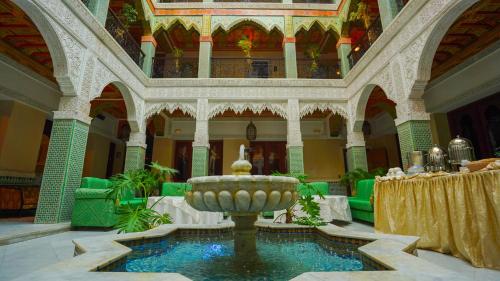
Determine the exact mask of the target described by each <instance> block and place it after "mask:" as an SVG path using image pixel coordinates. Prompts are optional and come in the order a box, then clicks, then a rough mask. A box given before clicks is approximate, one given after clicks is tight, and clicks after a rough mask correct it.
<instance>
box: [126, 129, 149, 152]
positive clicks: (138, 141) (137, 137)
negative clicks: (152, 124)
mask: <svg viewBox="0 0 500 281" xmlns="http://www.w3.org/2000/svg"><path fill="white" fill-rule="evenodd" d="M127 147H142V148H144V149H146V147H147V144H146V133H145V132H133V133H130V137H129V139H128V141H127Z"/></svg>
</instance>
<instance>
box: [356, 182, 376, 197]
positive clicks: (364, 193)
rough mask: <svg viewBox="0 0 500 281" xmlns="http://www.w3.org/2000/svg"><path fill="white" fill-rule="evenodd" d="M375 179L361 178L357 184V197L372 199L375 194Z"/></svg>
mask: <svg viewBox="0 0 500 281" xmlns="http://www.w3.org/2000/svg"><path fill="white" fill-rule="evenodd" d="M374 185H375V180H374V179H367V180H360V181H358V183H357V184H356V197H357V198H359V199H365V200H370V197H371V196H372V194H373V186H374Z"/></svg>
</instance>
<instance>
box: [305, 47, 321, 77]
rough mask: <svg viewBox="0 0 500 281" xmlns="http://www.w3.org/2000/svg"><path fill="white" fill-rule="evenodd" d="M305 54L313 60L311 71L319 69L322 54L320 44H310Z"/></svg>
mask: <svg viewBox="0 0 500 281" xmlns="http://www.w3.org/2000/svg"><path fill="white" fill-rule="evenodd" d="M305 55H306V56H307V57H308V58H310V59H311V60H312V62H311V66H310V71H311V74H312V73H314V72H316V70H318V59H319V56H320V51H319V46H318V45H310V46H309V47H307V49H306V51H305Z"/></svg>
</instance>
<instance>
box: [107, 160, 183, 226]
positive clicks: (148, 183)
mask: <svg viewBox="0 0 500 281" xmlns="http://www.w3.org/2000/svg"><path fill="white" fill-rule="evenodd" d="M149 166H150V167H151V170H145V169H142V170H129V171H126V172H125V173H123V174H118V175H115V176H113V177H112V178H111V187H110V188H111V191H110V193H109V194H108V198H109V199H110V200H114V201H115V202H116V203H115V204H117V205H119V203H120V200H121V199H122V198H126V197H128V196H129V195H130V194H131V193H132V194H136V193H140V194H141V196H142V197H143V198H144V200H142V201H141V202H140V204H138V205H137V206H132V205H125V206H119V207H118V208H119V210H118V220H117V221H118V222H117V224H116V225H115V228H116V229H118V233H121V232H125V233H127V232H139V231H145V230H148V229H151V228H154V227H157V226H158V225H160V224H166V223H171V222H172V221H171V219H170V216H169V215H168V214H160V213H158V212H157V211H155V210H153V208H154V206H155V205H156V203H158V202H160V201H161V199H160V200H158V201H156V203H155V204H153V205H152V206H150V207H148V206H147V198H148V197H149V196H151V195H152V194H153V192H154V190H155V189H157V188H159V187H160V186H161V184H162V183H163V182H164V181H165V180H166V179H167V177H169V176H172V175H173V174H175V173H177V171H176V170H174V169H171V168H168V167H164V166H161V165H160V164H158V163H156V162H153V163H152V164H151V165H149Z"/></svg>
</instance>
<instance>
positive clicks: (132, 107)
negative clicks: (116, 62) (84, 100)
mask: <svg viewBox="0 0 500 281" xmlns="http://www.w3.org/2000/svg"><path fill="white" fill-rule="evenodd" d="M110 84H113V85H114V86H115V87H116V88H117V89H118V90H119V91H120V94H121V95H122V98H123V100H124V101H125V108H126V109H127V121H128V123H129V125H130V131H131V132H132V133H134V132H139V131H140V130H141V129H142V128H141V126H139V125H140V123H141V122H140V120H139V119H138V117H139V116H138V114H137V113H138V111H140V110H138V108H139V107H140V106H138V105H136V101H135V100H134V97H133V95H134V94H133V92H132V91H131V90H130V89H129V87H128V86H127V85H125V84H124V83H123V82H121V81H119V80H112V81H109V82H108V83H106V84H104V85H102V86H101V87H100V88H99V89H100V91H99V95H97V96H94V97H92V98H91V99H89V102H90V101H91V100H92V99H94V98H96V97H99V96H100V95H101V93H102V91H103V90H104V88H105V87H106V86H107V85H110Z"/></svg>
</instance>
